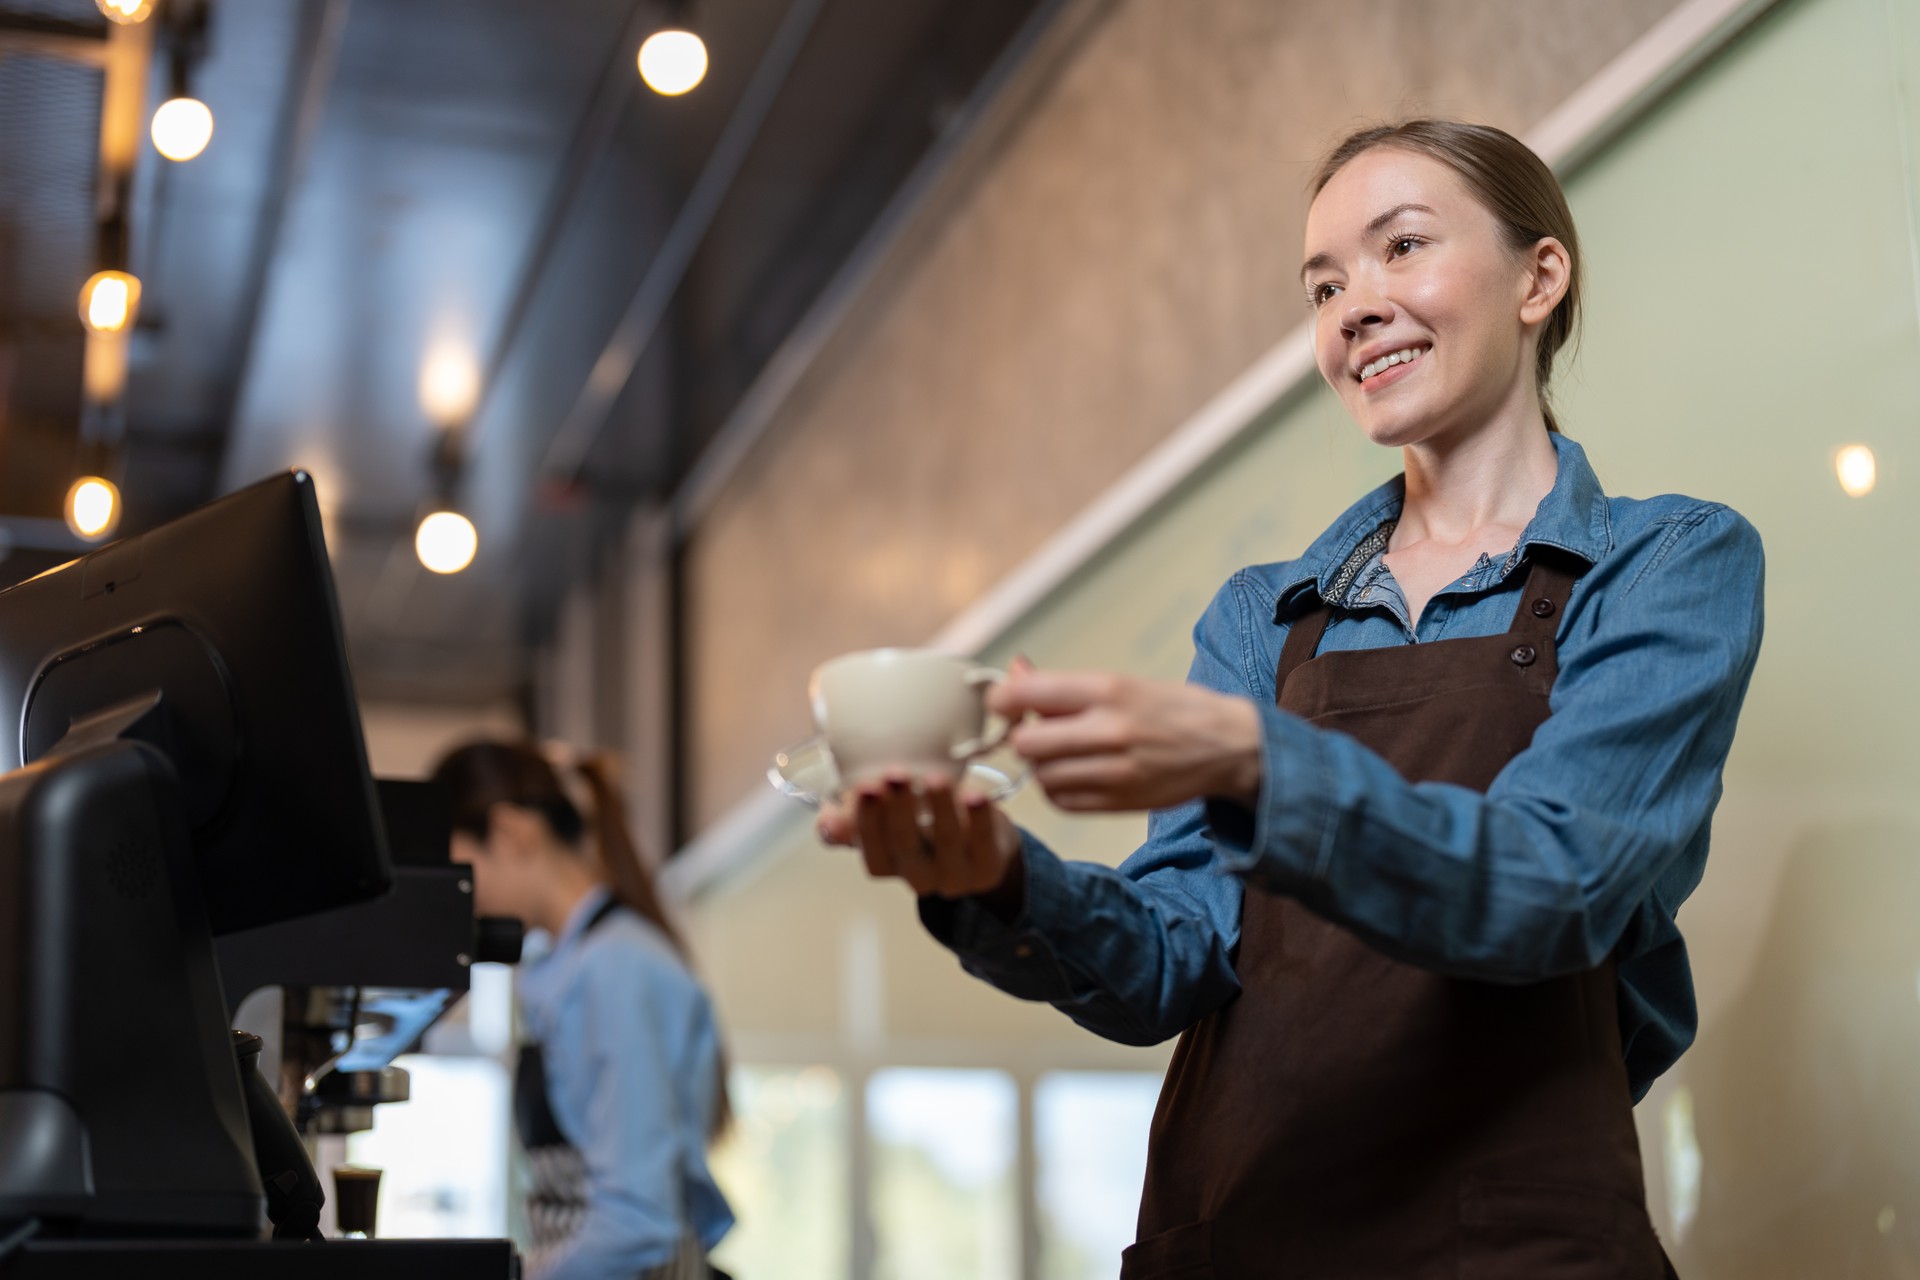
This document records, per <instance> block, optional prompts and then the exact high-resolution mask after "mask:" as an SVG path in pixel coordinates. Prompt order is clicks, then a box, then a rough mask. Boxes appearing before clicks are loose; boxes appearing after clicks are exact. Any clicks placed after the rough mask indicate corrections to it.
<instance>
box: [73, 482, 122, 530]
mask: <svg viewBox="0 0 1920 1280" xmlns="http://www.w3.org/2000/svg"><path fill="white" fill-rule="evenodd" d="M66 512H67V528H69V529H71V530H73V531H74V532H75V533H77V534H79V535H80V536H81V537H83V538H88V539H95V540H97V539H100V538H104V537H106V536H107V535H108V534H109V533H112V532H113V528H114V526H115V525H117V524H119V523H120V491H119V490H118V489H116V488H114V487H113V482H112V481H111V480H102V479H101V478H100V477H99V476H81V477H80V478H79V479H78V480H75V481H74V482H73V487H72V488H70V489H68V490H67V505H66Z"/></svg>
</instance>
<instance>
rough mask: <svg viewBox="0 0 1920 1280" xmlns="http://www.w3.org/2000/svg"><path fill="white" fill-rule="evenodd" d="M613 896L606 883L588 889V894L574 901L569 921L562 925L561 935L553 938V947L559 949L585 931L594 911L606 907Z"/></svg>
mask: <svg viewBox="0 0 1920 1280" xmlns="http://www.w3.org/2000/svg"><path fill="white" fill-rule="evenodd" d="M612 896H613V894H612V893H610V892H609V891H608V890H607V887H606V886H605V885H595V886H594V887H593V888H591V889H589V890H587V892H586V896H585V897H583V898H581V899H580V901H578V902H576V903H574V904H573V910H571V911H569V912H568V913H567V922H566V923H565V924H563V925H561V926H560V935H559V936H558V937H556V938H555V939H554V940H553V949H554V950H555V951H558V950H560V948H562V947H564V946H566V945H567V944H568V943H570V942H572V941H573V940H574V939H575V938H578V937H579V936H580V935H581V934H582V933H585V932H586V929H587V921H589V920H591V919H593V913H594V912H596V911H598V910H599V909H600V908H601V907H604V906H605V905H606V904H607V900H608V899H609V898H611V897H612Z"/></svg>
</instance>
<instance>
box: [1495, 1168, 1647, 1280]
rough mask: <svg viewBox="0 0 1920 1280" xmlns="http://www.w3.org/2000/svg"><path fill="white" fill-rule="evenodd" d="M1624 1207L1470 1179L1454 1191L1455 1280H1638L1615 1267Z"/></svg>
mask: <svg viewBox="0 0 1920 1280" xmlns="http://www.w3.org/2000/svg"><path fill="white" fill-rule="evenodd" d="M1625 1208H1626V1206H1624V1205H1622V1204H1621V1203H1620V1201H1619V1200H1618V1199H1616V1198H1615V1197H1614V1196H1612V1195H1610V1194H1608V1193H1606V1192H1602V1191H1590V1190H1586V1189H1583V1188H1580V1187H1566V1186H1552V1185H1542V1184H1539V1183H1527V1182H1480V1181H1470V1182H1468V1183H1467V1184H1466V1185H1465V1186H1463V1187H1461V1189H1460V1277H1461V1280H1638V1277H1639V1276H1640V1274H1641V1272H1640V1270H1639V1269H1637V1268H1629V1267H1626V1266H1624V1265H1622V1262H1623V1260H1622V1255H1621V1247H1620V1246H1621V1241H1620V1233H1621V1231H1622V1229H1623V1227H1624V1228H1628V1229H1631V1223H1632V1218H1631V1217H1630V1216H1629V1215H1628V1214H1626V1213H1625V1212H1623V1210H1624V1209H1625ZM1649 1234H1651V1233H1650V1232H1649ZM1658 1274H1659V1273H1658V1272H1655V1273H1654V1275H1655V1276H1658Z"/></svg>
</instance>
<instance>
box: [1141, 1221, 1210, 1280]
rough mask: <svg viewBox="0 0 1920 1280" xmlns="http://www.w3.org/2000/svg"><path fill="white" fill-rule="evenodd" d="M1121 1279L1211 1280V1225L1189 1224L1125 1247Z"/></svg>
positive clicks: (1203, 1223) (1201, 1223)
mask: <svg viewBox="0 0 1920 1280" xmlns="http://www.w3.org/2000/svg"><path fill="white" fill-rule="evenodd" d="M1120 1280H1214V1274H1213V1224H1212V1223H1211V1222H1189V1223H1187V1224H1186V1225H1185V1226H1181V1227H1175V1228H1174V1229H1173V1230H1171V1231H1162V1232H1161V1233H1160V1234H1158V1235H1153V1236H1148V1237H1147V1238H1146V1239H1145V1240H1141V1241H1137V1242H1136V1243H1134V1244H1130V1245H1128V1246H1127V1247H1126V1248H1125V1249H1124V1250H1122V1251H1121V1254H1120Z"/></svg>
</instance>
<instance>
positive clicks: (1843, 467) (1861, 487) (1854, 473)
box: [1833, 444, 1880, 498]
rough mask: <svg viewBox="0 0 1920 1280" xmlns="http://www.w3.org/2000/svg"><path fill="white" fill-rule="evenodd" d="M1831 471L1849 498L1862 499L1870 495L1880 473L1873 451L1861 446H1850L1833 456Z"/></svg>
mask: <svg viewBox="0 0 1920 1280" xmlns="http://www.w3.org/2000/svg"><path fill="white" fill-rule="evenodd" d="M1833 470H1834V474H1835V475H1837V476H1839V477H1840V487H1841V488H1842V489H1844V490H1845V491H1846V494H1847V496H1848V497H1849V498H1864V497H1866V496H1867V495H1868V494H1870V493H1872V492H1873V486H1874V485H1875V484H1876V483H1877V482H1878V480H1879V473H1880V467H1879V464H1878V463H1877V462H1876V461H1875V460H1874V456H1873V450H1871V449H1869V448H1867V446H1865V445H1863V444H1850V445H1848V446H1847V447H1846V448H1844V449H1842V450H1840V451H1839V452H1838V453H1836V454H1834V455H1833Z"/></svg>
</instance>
